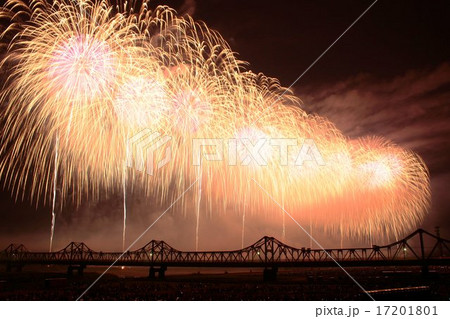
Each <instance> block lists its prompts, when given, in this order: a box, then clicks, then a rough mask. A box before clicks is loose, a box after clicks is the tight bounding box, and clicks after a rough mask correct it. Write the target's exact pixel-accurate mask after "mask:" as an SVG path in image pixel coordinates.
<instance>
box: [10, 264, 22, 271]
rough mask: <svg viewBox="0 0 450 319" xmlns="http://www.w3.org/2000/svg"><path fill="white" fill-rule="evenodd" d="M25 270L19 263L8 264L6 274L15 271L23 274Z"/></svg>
mask: <svg viewBox="0 0 450 319" xmlns="http://www.w3.org/2000/svg"><path fill="white" fill-rule="evenodd" d="M22 268H23V264H18V263H7V264H6V272H12V271H13V270H14V269H15V270H16V271H17V272H21V271H22Z"/></svg>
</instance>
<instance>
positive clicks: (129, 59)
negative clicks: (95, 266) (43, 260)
mask: <svg viewBox="0 0 450 319" xmlns="http://www.w3.org/2000/svg"><path fill="white" fill-rule="evenodd" d="M18 12H20V14H18ZM0 18H2V19H5V18H6V19H9V20H10V21H11V23H10V24H9V26H8V28H6V29H5V30H4V31H3V33H2V35H1V38H2V41H3V43H6V44H7V46H8V47H7V51H6V55H5V57H4V58H3V60H2V62H1V65H2V70H3V69H5V70H7V71H5V72H7V76H8V77H7V81H6V83H5V85H4V87H3V89H2V92H1V95H0V102H1V105H2V113H1V114H2V118H1V119H2V122H3V124H4V129H3V130H2V132H1V140H2V146H1V148H0V151H1V154H2V157H1V162H0V175H1V176H2V178H3V180H4V181H5V185H6V186H7V187H9V188H10V189H11V190H12V192H13V194H15V196H16V197H17V196H24V194H25V193H26V192H25V191H24V189H26V188H29V189H31V199H32V200H33V201H36V202H37V203H38V202H40V201H41V200H43V201H44V204H45V203H46V202H48V201H51V202H52V206H53V223H52V225H53V226H54V211H55V197H56V193H57V191H58V194H60V196H61V201H60V202H61V204H64V203H66V202H67V201H69V200H70V201H73V202H74V203H76V204H79V203H80V202H81V201H83V200H94V201H95V200H98V199H100V198H101V197H102V196H105V197H107V196H108V195H110V194H113V193H115V192H118V191H119V190H121V191H123V194H124V198H126V192H127V188H132V189H142V190H144V193H145V194H146V195H147V196H149V197H150V198H153V199H154V200H155V201H157V202H159V203H166V202H167V203H170V202H171V201H172V200H174V199H175V198H177V197H179V196H180V194H182V193H183V191H184V190H185V189H186V188H188V187H189V186H190V185H191V184H192V183H193V182H194V181H195V180H197V179H198V186H197V187H195V189H194V190H193V191H192V193H191V195H188V197H186V198H187V199H184V198H183V199H182V200H180V201H179V202H178V203H177V207H178V208H179V209H180V210H182V211H184V212H185V213H187V211H188V209H190V208H192V206H195V207H196V209H195V211H196V216H197V227H198V219H199V218H200V214H201V212H205V211H207V212H209V214H212V215H213V214H214V213H216V212H221V211H222V212H226V211H228V208H229V207H234V208H236V210H237V211H238V212H241V213H242V214H243V223H244V221H245V213H246V212H248V213H251V214H258V216H259V217H261V218H265V217H264V216H274V217H275V219H276V220H278V221H280V220H281V216H283V217H284V214H282V213H281V212H280V210H279V208H277V206H276V205H275V204H274V203H273V201H272V199H271V198H269V197H268V196H267V195H266V194H265V193H264V192H263V191H261V189H259V188H258V187H256V186H255V184H254V183H252V182H251V180H252V179H254V180H255V181H257V182H258V184H259V185H260V186H262V187H263V188H264V189H265V190H266V191H267V192H268V193H270V194H272V196H273V198H274V199H275V200H276V201H278V202H279V203H282V206H283V207H285V208H286V209H287V210H288V211H290V212H291V213H292V215H293V216H294V217H295V218H298V220H299V221H301V222H302V223H304V224H306V225H310V227H319V228H323V229H325V230H330V231H332V232H336V231H338V232H339V233H340V234H341V235H342V236H361V237H364V236H367V235H370V236H371V237H373V236H384V235H386V236H390V235H400V234H401V233H403V232H404V231H406V230H409V229H410V228H411V227H414V226H416V225H417V224H418V223H419V222H420V221H421V220H422V218H423V217H424V215H425V213H426V212H427V210H428V207H429V204H430V190H429V178H428V173H427V169H426V166H425V165H424V163H423V162H422V161H421V159H420V158H419V157H418V156H417V155H415V154H414V153H412V152H410V151H407V150H404V149H402V148H400V147H398V146H395V145H393V144H392V143H390V142H388V141H384V140H382V139H376V138H372V139H369V138H366V139H361V140H358V141H352V140H349V139H347V138H346V137H345V136H343V134H342V133H341V132H340V131H339V130H338V129H337V128H336V127H335V126H334V125H333V124H332V123H330V122H329V121H328V120H327V119H325V118H322V117H320V116H316V115H308V114H306V113H305V112H304V111H302V110H301V107H300V101H299V99H298V98H297V97H295V96H294V94H293V93H292V92H290V91H289V90H286V89H285V88H283V87H282V86H281V85H280V84H279V82H278V80H276V79H273V78H269V77H266V76H264V75H262V74H255V73H252V72H250V71H247V70H245V63H243V62H242V61H239V60H238V59H237V58H236V57H235V55H234V54H233V52H232V50H231V49H230V47H229V46H228V44H227V43H226V42H225V41H224V40H223V38H222V37H221V36H220V35H219V34H218V33H217V32H215V31H212V30H210V29H208V27H207V26H206V25H204V24H203V23H198V22H195V21H194V20H192V18H190V17H183V18H180V17H178V16H177V15H176V13H175V12H174V11H173V10H172V9H170V8H167V7H158V8H156V9H155V10H154V11H152V10H149V9H148V7H147V5H146V4H144V5H142V6H139V7H137V8H135V5H134V3H133V2H121V1H119V3H118V4H116V5H113V4H112V3H111V2H109V1H108V0H102V1H98V2H91V1H83V2H80V4H78V5H76V4H73V3H72V2H71V1H69V0H61V1H52V2H49V1H47V0H33V1H31V2H30V5H28V6H26V5H25V4H23V3H22V2H21V1H18V0H9V1H7V2H6V4H5V5H4V6H3V7H1V9H0ZM144 129H149V130H150V131H152V132H157V133H158V136H170V137H171V144H170V150H171V161H169V163H167V165H165V166H164V167H162V168H161V169H160V170H158V172H157V174H154V175H153V176H149V175H148V174H145V169H144V172H137V171H136V170H133V169H130V168H127V164H129V163H128V159H129V157H130V156H131V157H133V156H134V155H136V154H135V153H136V149H133V148H130V147H129V145H128V141H129V140H130V139H131V138H132V137H133V136H136V134H139V133H140V132H141V131H142V130H144ZM206 138H213V139H216V140H221V141H228V142H229V141H232V142H229V143H228V144H227V146H226V147H224V149H225V151H224V154H222V155H224V156H223V157H228V158H230V156H231V155H235V160H234V161H231V162H230V161H227V160H222V161H207V160H204V159H202V160H200V163H199V165H195V164H194V160H193V158H194V157H193V146H192V145H193V142H192V141H193V140H195V139H206ZM274 139H278V140H286V139H289V140H294V141H296V143H295V145H294V144H293V145H290V146H289V150H290V152H289V156H287V157H286V158H281V147H280V149H278V151H277V150H276V148H274V147H273V145H271V144H270V141H272V140H274ZM311 141H313V145H312V146H313V147H306V148H305V144H306V145H309V144H308V143H310V142H311ZM230 143H231V146H235V149H234V151H233V147H231V146H230ZM232 143H235V144H232ZM258 143H262V144H264V145H263V146H262V147H260V148H259V151H260V152H259V154H260V155H261V156H262V158H263V162H264V163H263V165H261V163H256V162H255V161H254V160H253V159H252V157H251V156H249V148H251V147H253V146H254V145H257V144H258ZM310 146H311V145H310ZM208 151H211V152H212V151H213V150H212V149H211V146H210V148H208V147H205V149H204V152H208ZM233 152H234V154H232V153H233ZM311 152H313V153H314V152H316V153H317V154H318V155H319V156H320V159H321V161H319V162H318V161H317V160H315V159H317V158H315V157H314V156H313V157H311ZM292 154H294V155H292ZM299 154H300V155H301V156H299ZM317 154H316V155H317ZM225 155H226V156H225ZM313 155H314V154H313ZM316 157H317V156H316ZM299 159H300V160H299ZM154 160H155V159H154ZM156 160H158V159H156ZM293 163H294V165H292V164H293ZM197 164H198V163H197ZM250 193H251V196H249V194H250ZM69 194H70V196H69ZM189 203H195V204H194V205H192V204H191V205H189ZM124 217H126V202H125V203H124ZM271 220H272V219H271ZM282 220H283V225H284V218H283V219H282ZM125 221H126V219H124V222H125ZM124 225H126V224H124ZM283 229H284V226H283ZM124 234H125V233H124ZM243 234H244V232H243ZM283 234H284V230H283ZM376 234H378V235H376ZM196 242H197V246H198V237H197V240H196ZM124 243H125V236H124Z"/></svg>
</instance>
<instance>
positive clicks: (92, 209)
mask: <svg viewBox="0 0 450 319" xmlns="http://www.w3.org/2000/svg"><path fill="white" fill-rule="evenodd" d="M372 2H373V1H368V0H358V1H347V0H340V1H334V0H331V1H321V0H316V1H305V0H296V1H283V0H281V1H261V0H258V1H253V0H240V1H231V0H227V1H221V0H205V1H151V2H150V3H151V4H152V7H153V6H156V5H157V4H161V3H164V4H167V5H169V6H171V7H174V8H175V9H177V10H178V12H179V13H180V14H190V15H192V16H193V17H194V18H195V19H196V20H202V21H204V22H205V23H206V24H207V25H208V26H209V27H210V28H212V29H215V30H217V31H219V32H220V33H221V34H222V35H223V37H224V38H225V39H226V40H227V41H228V42H229V44H230V46H231V47H232V49H233V50H234V51H235V52H236V53H237V54H238V56H239V58H240V59H241V60H244V61H247V62H249V69H251V70H252V71H253V72H262V73H264V74H266V75H268V76H272V77H276V78H278V79H279V80H280V82H281V84H282V85H283V86H286V87H287V86H290V85H291V83H292V82H293V81H294V80H296V79H297V77H298V76H299V75H300V74H302V73H303V72H304V71H305V70H306V69H307V68H308V67H309V66H310V65H311V63H312V62H313V61H314V60H315V59H316V58H317V57H318V56H319V55H320V54H322V53H323V52H324V51H325V50H326V49H327V48H328V47H329V46H330V44H331V43H333V41H335V40H336V39H337V38H338V37H339V36H340V35H341V34H342V32H344V30H345V29H346V28H347V27H348V26H349V25H351V24H352V23H353V22H354V21H355V19H356V18H357V17H358V16H359V15H360V14H361V13H362V12H363V11H364V10H366V9H367V8H368V7H369V5H370V4H371V3H372ZM449 17H450V2H449V1H445V0H443V1H438V0H434V1H411V0H409V1H408V0H395V1H388V0H379V1H378V2H377V3H376V4H375V5H374V6H373V7H372V8H371V9H370V10H369V11H368V12H367V13H366V14H365V16H363V17H362V18H361V19H360V20H359V21H358V22H357V23H356V24H355V25H354V26H353V27H352V28H351V29H350V30H349V31H348V32H347V33H346V34H345V35H344V36H343V37H342V38H341V39H340V40H339V41H338V42H337V43H336V44H335V45H334V46H333V47H332V48H331V49H330V50H329V51H328V52H327V53H326V54H325V55H324V56H323V57H322V58H321V59H320V60H319V61H318V62H317V63H316V64H315V65H314V66H313V67H312V68H311V69H310V70H309V71H308V72H307V73H306V74H305V75H304V76H303V77H302V78H301V79H300V80H299V81H298V82H297V83H296V84H295V85H294V87H293V90H294V92H295V94H296V95H298V96H299V97H300V98H301V99H302V101H303V108H304V109H305V110H307V111H308V112H311V113H317V114H319V115H321V116H325V117H328V118H329V119H330V120H331V121H332V122H333V123H335V124H336V125H337V127H338V128H339V129H340V130H342V131H343V133H344V134H345V135H346V136H349V137H351V138H355V137H360V136H367V135H377V136H383V137H386V138H388V139H390V140H392V141H394V142H395V143H397V144H399V145H400V146H402V147H404V148H409V149H411V150H413V151H414V152H416V153H418V154H419V155H420V156H421V157H422V158H423V159H424V161H425V163H426V164H427V166H428V168H429V170H430V174H431V185H432V202H433V203H432V209H431V212H430V214H429V215H428V216H427V217H426V219H425V221H424V223H423V225H421V227H423V228H425V229H427V230H429V231H431V232H434V227H435V226H440V227H441V235H442V236H443V237H446V238H450V218H449V211H450V203H449V201H448V195H447V193H448V191H449V186H450V165H449V164H450V142H449V137H450V124H449V119H450V102H449V101H450V45H449V39H450V19H449ZM121 205H122V204H121V199H120V197H119V196H118V197H117V198H112V199H110V200H108V201H107V202H105V203H100V204H98V205H96V206H89V205H87V204H86V206H82V207H81V208H80V209H78V210H76V211H71V209H70V208H67V209H66V210H64V211H63V212H61V215H60V216H59V217H58V220H57V225H56V227H57V230H56V235H55V247H57V248H58V247H62V246H63V244H65V243H67V242H69V241H71V240H77V241H85V242H87V243H88V245H89V246H91V247H93V248H96V247H97V248H98V247H106V248H111V249H114V248H118V247H119V246H121V245H120V242H121V234H120V232H121V228H120V227H121V221H120V218H121V210H120V209H121ZM132 205H133V207H134V208H135V211H137V210H140V209H142V207H146V209H145V210H146V212H147V213H140V214H136V216H131V217H130V218H131V219H132V220H133V221H130V223H131V225H135V228H134V232H135V233H136V235H138V232H139V231H140V230H142V227H144V226H145V225H146V223H150V222H151V221H152V220H154V219H155V217H157V216H158V214H156V213H155V214H153V212H151V213H148V211H151V208H149V206H148V203H142V202H140V201H139V200H135V201H134V203H133V204H132ZM133 207H130V210H131V211H133ZM50 218H51V217H50V208H49V207H40V208H38V209H35V208H34V207H32V206H30V205H29V204H28V203H26V202H25V203H20V202H19V203H14V200H13V199H11V195H10V193H9V191H8V190H4V191H2V193H1V194H0V249H1V248H3V246H6V245H7V244H9V243H10V242H23V243H25V245H26V246H28V247H30V248H36V249H38V248H42V249H45V248H46V247H47V246H48V234H49V227H50ZM164 218H165V217H164ZM177 218H178V217H177V216H176V215H175V214H171V215H170V216H168V217H167V218H166V220H165V221H163V220H162V221H161V224H160V225H158V227H155V230H154V231H153V233H149V234H147V235H146V237H145V238H144V240H143V242H145V241H148V240H150V239H152V238H156V237H159V238H163V239H165V240H166V241H168V242H169V243H171V244H173V246H174V247H177V248H178V247H179V248H192V231H190V232H189V233H186V234H183V232H182V231H179V227H181V226H180V225H183V224H188V223H189V222H192V221H189V218H184V217H179V218H178V219H182V220H181V221H177ZM183 218H184V219H183ZM233 218H234V217H233ZM233 218H231V217H230V218H228V219H229V220H228V221H227V222H229V223H230V225H231V224H233ZM235 220H237V219H236V218H235ZM222 222H223V220H222ZM204 226H205V225H204ZM171 227H172V228H171ZM215 227H216V228H215ZM223 227H225V226H223ZM144 228H145V227H144ZM232 228H233V226H230V227H229V229H232ZM224 229H225V230H226V229H228V228H226V227H225V228H223V229H222V231H221V239H220V240H219V239H218V240H216V241H214V242H215V243H219V244H216V246H217V247H218V248H219V249H222V248H227V247H228V248H237V247H239V245H240V236H237V237H239V238H236V239H232V238H233V237H232V236H234V237H236V234H234V235H231V233H227V232H226V231H225V230H224ZM264 230H265V229H264V227H263V226H261V225H260V226H255V227H254V228H251V229H250V233H251V234H252V235H251V238H249V239H248V241H249V244H250V243H251V241H252V240H253V239H255V240H254V241H256V239H258V238H259V237H261V236H262V235H264ZM218 231H220V229H219V228H218V226H208V227H206V226H205V227H204V228H203V236H209V235H208V234H213V233H215V232H218ZM290 231H291V234H292V232H295V231H297V232H301V230H300V229H295V228H294V227H292V228H290ZM276 235H277V234H275V236H276ZM131 237H133V236H132V235H130V238H131ZM288 237H289V232H288ZM294 237H295V236H294ZM102 238H108V241H107V243H105V242H104V241H102ZM112 238H114V239H112ZM188 238H189V239H188ZM186 240H190V241H191V243H189V244H185V247H183V244H184V243H185V242H186ZM301 240H302V239H301V238H298V239H296V240H294V242H298V241H301ZM230 242H231V244H230ZM327 242H328V241H327V239H326V238H323V243H325V244H324V246H326V243H327ZM348 244H351V243H348ZM204 247H205V248H213V247H214V246H212V245H211V244H210V245H209V246H207V247H206V246H205V245H204ZM202 248H203V247H202Z"/></svg>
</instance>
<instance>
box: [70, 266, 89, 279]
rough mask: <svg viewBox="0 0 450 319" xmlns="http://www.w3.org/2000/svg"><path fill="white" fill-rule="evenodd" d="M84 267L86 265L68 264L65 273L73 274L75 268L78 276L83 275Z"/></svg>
mask: <svg viewBox="0 0 450 319" xmlns="http://www.w3.org/2000/svg"><path fill="white" fill-rule="evenodd" d="M84 268H86V265H69V267H68V268H67V275H68V276H73V271H74V270H76V271H77V273H78V275H79V276H82V275H83V272H84Z"/></svg>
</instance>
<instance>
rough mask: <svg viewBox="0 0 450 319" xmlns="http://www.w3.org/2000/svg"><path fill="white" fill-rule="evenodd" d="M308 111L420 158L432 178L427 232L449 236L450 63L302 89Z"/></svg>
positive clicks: (353, 133) (349, 131) (346, 130)
mask: <svg viewBox="0 0 450 319" xmlns="http://www.w3.org/2000/svg"><path fill="white" fill-rule="evenodd" d="M296 93H297V94H298V95H299V96H300V97H301V98H302V100H303V107H304V108H305V109H306V110H307V111H308V112H313V113H318V114H319V115H322V116H325V117H327V118H329V119H330V120H331V121H332V122H333V123H335V124H336V126H337V127H338V128H339V129H340V130H342V132H343V133H344V134H345V135H347V136H348V137H350V138H356V137H361V136H366V135H377V136H384V137H386V138H388V139H390V140H392V141H394V142H395V143H397V144H399V145H400V146H402V147H405V148H408V149H411V150H413V151H414V152H416V153H418V154H419V155H420V156H421V157H422V158H423V159H424V161H425V163H426V164H427V166H428V168H429V170H430V174H431V185H432V198H433V207H432V212H431V214H430V215H429V217H428V218H427V219H426V220H425V222H424V224H423V227H427V228H428V229H430V228H432V227H434V226H435V225H440V226H441V227H443V228H444V231H443V233H446V234H450V227H449V226H450V221H449V218H448V211H449V209H450V204H449V203H448V201H447V198H446V196H445V195H444V193H445V192H446V191H447V190H448V186H449V185H450V166H449V164H450V163H449V154H450V141H449V136H450V125H449V124H448V121H449V119H450V64H449V63H447V62H446V63H442V64H440V65H438V66H436V67H434V68H426V69H418V70H410V71H408V72H406V73H405V74H403V75H399V76H396V77H392V78H388V79H379V78H375V77H373V76H371V75H369V74H360V75H356V76H353V77H351V78H348V79H345V80H343V81H340V82H336V83H329V84H323V85H319V86H314V87H312V86H310V87H303V88H302V87H299V88H297V90H296Z"/></svg>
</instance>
